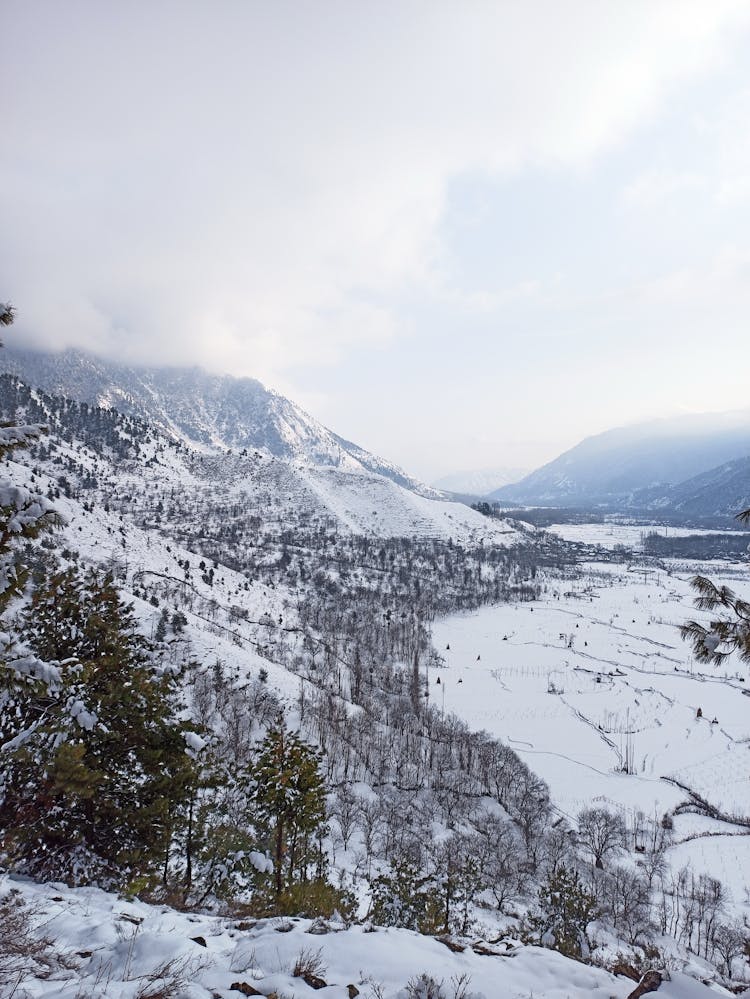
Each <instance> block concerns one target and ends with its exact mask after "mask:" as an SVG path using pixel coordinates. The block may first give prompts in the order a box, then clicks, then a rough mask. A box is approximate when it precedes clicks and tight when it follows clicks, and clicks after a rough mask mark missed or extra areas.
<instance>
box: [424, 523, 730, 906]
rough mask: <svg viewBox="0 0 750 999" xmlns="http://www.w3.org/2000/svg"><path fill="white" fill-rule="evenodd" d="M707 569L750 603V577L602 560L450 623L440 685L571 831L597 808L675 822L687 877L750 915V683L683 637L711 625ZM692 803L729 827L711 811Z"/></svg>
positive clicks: (675, 855)
mask: <svg viewBox="0 0 750 999" xmlns="http://www.w3.org/2000/svg"><path fill="white" fill-rule="evenodd" d="M596 528H597V525H594V531H596ZM583 530H584V529H583V528H579V527H577V528H576V531H577V532H578V538H579V539H580V533H581V531H583ZM696 572H703V573H706V574H710V575H711V576H712V578H717V579H719V580H720V581H721V582H725V583H727V584H728V585H730V586H731V587H732V588H733V589H735V590H736V591H737V592H739V593H743V592H744V593H750V566H747V565H745V566H742V565H737V564H721V563H712V565H711V566H710V567H709V566H705V565H703V566H702V565H700V564H697V563H676V562H673V563H668V564H667V566H666V568H663V569H661V570H656V571H653V570H650V571H649V570H648V569H647V570H646V571H645V572H644V571H643V570H642V569H641V570H639V569H638V568H637V567H634V568H633V571H628V570H627V567H626V566H623V565H613V564H592V565H589V566H587V567H586V571H585V574H584V576H583V577H582V579H580V580H577V581H575V582H572V583H571V582H565V581H557V580H554V579H550V580H549V582H548V586H547V589H546V592H545V594H544V595H543V597H542V599H541V600H539V601H535V602H533V603H532V604H520V605H519V604H504V605H498V606H496V607H484V608H481V609H479V610H477V611H474V612H471V613H464V614H459V615H454V616H452V617H449V618H446V619H444V620H441V621H438V622H436V623H435V625H434V627H433V637H434V641H435V645H436V647H437V649H438V650H439V651H440V654H441V656H442V657H443V658H444V660H445V664H446V670H441V671H440V678H441V684H440V688H436V687H433V689H434V690H435V689H439V690H440V691H441V693H440V696H441V697H442V698H443V699H444V703H445V708H446V710H450V711H452V712H455V713H456V714H457V715H458V716H459V717H461V718H463V719H464V720H465V721H466V722H467V723H468V724H469V725H470V726H471V727H472V728H474V729H486V730H487V731H488V732H490V733H491V734H492V735H494V736H496V737H499V738H501V739H502V740H503V741H507V742H508V744H509V745H510V746H512V747H513V748H514V749H515V750H516V752H517V753H518V754H519V755H520V756H521V758H522V759H523V760H524V761H525V762H526V763H527V764H528V765H529V766H530V767H531V768H532V769H533V770H534V771H535V772H536V773H538V774H539V775H540V776H541V777H543V778H544V780H545V781H547V783H548V784H549V787H550V792H551V795H552V800H553V802H554V804H555V805H556V807H557V808H558V809H559V811H560V813H561V814H563V815H565V816H566V817H568V818H569V819H571V820H574V819H575V816H576V815H577V813H578V812H579V811H580V809H582V808H584V807H587V806H589V805H591V804H592V803H594V804H599V805H603V806H605V807H607V808H610V809H613V810H615V811H617V812H620V814H621V815H622V816H623V818H624V820H625V822H626V824H627V825H628V827H629V828H633V827H634V823H635V822H636V819H637V813H638V812H639V811H640V812H643V813H644V814H645V816H646V817H647V818H649V817H650V818H655V819H656V820H657V821H659V820H661V817H662V816H663V815H664V814H665V813H671V814H672V816H673V821H674V830H675V844H676V845H675V846H674V847H673V849H672V851H671V853H670V862H671V864H672V866H673V868H674V869H677V868H679V867H680V866H682V865H683V864H684V863H686V862H690V863H691V864H692V866H693V868H694V870H695V871H696V872H697V873H707V874H710V875H711V876H713V877H717V878H719V879H720V880H721V881H722V882H723V883H724V884H725V885H726V886H727V888H728V890H729V894H730V900H731V901H730V904H731V905H732V907H734V908H735V910H736V912H737V914H738V915H739V916H742V915H750V908H748V901H747V900H748V895H747V889H748V888H749V887H750V698H748V697H746V696H743V694H744V692H746V691H749V690H750V674H748V671H747V666H746V665H744V664H741V663H739V661H737V662H731V661H730V662H729V663H727V664H726V665H725V666H722V667H720V668H717V667H711V666H701V665H699V664H697V663H695V662H694V661H693V659H692V656H691V654H690V648H689V646H688V645H686V644H685V643H684V642H683V641H682V640H681V639H680V636H679V633H678V626H679V625H680V624H682V623H683V622H684V621H686V620H687V619H689V618H694V617H698V618H699V619H700V617H701V614H700V612H697V611H696V609H695V607H694V606H693V603H692V597H693V594H692V592H691V589H690V586H689V580H690V578H691V576H692V575H693V574H694V573H696ZM436 680H437V677H436V676H433V677H432V683H433V684H435V683H436ZM699 708H700V709H701V715H700V716H698V709H699ZM626 770H627V772H626ZM690 791H693V792H695V793H697V794H698V795H700V796H701V797H703V798H704V799H705V800H706V801H707V802H708V803H709V804H710V805H711V806H712V807H713V808H715V809H717V810H718V812H719V813H720V814H721V815H724V816H726V820H725V821H720V820H718V819H716V818H712V817H709V816H706V815H703V814H699V813H700V809H698V810H696V809H695V808H694V807H693V802H692V800H691V797H690V794H689V792H690ZM685 806H688V807H687V808H686V807H685ZM732 820H736V821H732Z"/></svg>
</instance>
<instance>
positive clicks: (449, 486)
mask: <svg viewBox="0 0 750 999" xmlns="http://www.w3.org/2000/svg"><path fill="white" fill-rule="evenodd" d="M527 472H528V469H527V468H479V469H475V470H474V471H469V472H453V473H452V474H450V475H444V476H443V477H442V478H440V479H436V480H435V481H434V482H433V483H432V485H433V486H434V487H435V489H440V490H441V491H444V492H450V493H467V494H468V495H470V496H486V495H487V493H489V492H491V491H492V490H493V489H499V488H500V487H501V486H506V485H509V484H510V483H511V482H518V480H519V479H521V478H523V476H524V475H526V473H527Z"/></svg>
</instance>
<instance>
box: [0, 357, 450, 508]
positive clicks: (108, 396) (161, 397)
mask: <svg viewBox="0 0 750 999" xmlns="http://www.w3.org/2000/svg"><path fill="white" fill-rule="evenodd" d="M0 372H7V373H9V374H13V375H16V376H17V377H19V378H21V379H22V380H23V381H24V382H27V383H28V384H30V385H33V386H34V387H36V388H40V389H42V390H43V391H45V392H48V393H49V394H50V395H55V396H65V397H67V398H72V399H75V400H77V401H79V402H86V403H88V404H90V405H96V406H101V407H102V408H107V409H108V408H112V409H117V410H118V411H119V412H122V413H123V414H124V415H127V416H137V417H139V418H141V419H145V420H146V421H147V422H149V423H152V424H154V425H155V426H157V427H159V428H160V429H161V430H163V431H165V432H166V433H168V434H170V435H172V436H173V437H175V438H176V439H182V440H184V441H186V442H187V443H190V444H191V446H193V447H195V448H198V449H205V450H208V451H213V450H217V449H224V450H227V449H229V450H232V449H240V450H243V449H255V450H264V451H266V452H267V453H268V454H270V455H272V456H274V457H277V458H284V459H286V460H290V461H298V462H303V463H309V464H311V465H317V466H323V467H332V468H338V469H340V470H342V471H353V472H356V471H364V472H367V473H375V474H377V475H382V476H385V477H386V478H389V479H391V480H392V481H393V482H396V483H397V484H398V485H400V486H402V487H404V488H405V489H408V490H410V491H412V492H415V493H417V494H418V495H421V496H425V497H428V498H435V499H437V498H440V497H441V494H440V493H439V492H438V491H437V490H435V489H432V488H431V487H430V486H427V485H425V484H424V483H422V482H420V481H419V480H418V479H416V478H414V477H413V476H411V475H409V474H408V473H407V472H405V471H404V470H403V469H402V468H399V467H398V466H397V465H395V464H393V463H392V462H389V461H387V460H386V459H384V458H381V457H379V456H377V455H374V454H371V453H370V452H369V451H367V450H366V449H365V448H362V447H360V446H359V445H357V444H355V443H353V442H351V441H349V440H347V439H346V438H344V437H342V436H340V435H339V434H336V433H334V432H333V431H332V430H329V429H328V428H327V427H325V426H324V425H323V424H321V423H320V422H319V421H318V420H316V419H315V418H314V417H312V416H310V414H308V413H307V412H305V410H303V409H302V408H301V407H300V406H298V405H297V404H296V403H294V402H293V401H291V400H290V399H287V398H286V397H285V396H283V395H281V394H280V393H278V392H275V391H273V390H272V389H268V388H266V387H265V386H264V385H263V384H262V383H261V382H259V381H258V380H257V379H254V378H235V377H233V376H231V375H212V374H209V373H208V372H206V371H204V370H203V369H201V368H198V367H150V366H145V365H126V364H121V363H119V362H115V361H108V360H106V359H104V358H101V357H99V356H97V355H96V354H92V353H89V352H86V351H82V350H79V349H76V348H68V349H67V350H64V351H60V352H59V353H52V352H47V351H36V350H29V349H25V348H18V347H8V348H6V349H5V350H3V351H2V353H0Z"/></svg>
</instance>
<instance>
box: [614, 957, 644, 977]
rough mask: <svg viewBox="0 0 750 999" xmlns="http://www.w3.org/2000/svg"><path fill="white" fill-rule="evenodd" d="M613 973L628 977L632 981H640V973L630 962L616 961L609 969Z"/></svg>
mask: <svg viewBox="0 0 750 999" xmlns="http://www.w3.org/2000/svg"><path fill="white" fill-rule="evenodd" d="M609 970H610V971H611V972H612V974H613V975H622V976H623V977H624V978H629V979H630V980H631V981H632V982H640V980H641V973H640V971H636V969H635V968H634V967H633V965H632V964H628V962H627V961H618V962H617V964H614V965H613V966H612V967H611V968H610V969H609Z"/></svg>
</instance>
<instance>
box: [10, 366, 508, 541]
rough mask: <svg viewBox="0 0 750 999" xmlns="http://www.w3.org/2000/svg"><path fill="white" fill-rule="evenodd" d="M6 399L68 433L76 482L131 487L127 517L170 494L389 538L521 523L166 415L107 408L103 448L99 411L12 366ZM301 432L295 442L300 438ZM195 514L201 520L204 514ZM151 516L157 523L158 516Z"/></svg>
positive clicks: (487, 535)
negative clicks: (189, 436)
mask: <svg viewBox="0 0 750 999" xmlns="http://www.w3.org/2000/svg"><path fill="white" fill-rule="evenodd" d="M1 357H2V354H0V358H1ZM263 391H264V392H265V390H263ZM282 402H283V403H284V404H286V401H285V400H282ZM290 405H291V404H290ZM0 406H1V407H2V410H3V412H4V413H5V415H6V416H7V417H8V418H9V419H13V418H15V417H16V416H19V415H21V414H24V418H28V419H31V420H34V421H37V422H41V423H49V424H50V426H51V427H52V429H53V430H54V429H56V430H57V432H58V433H59V434H61V435H62V436H63V438H67V440H66V441H60V443H59V446H60V447H61V448H62V451H63V452H64V454H65V456H66V457H65V458H64V459H63V457H62V454H61V455H60V456H59V458H60V460H59V461H58V462H57V464H60V462H63V461H64V464H65V466H66V470H67V472H68V473H69V478H70V482H71V483H74V484H77V485H80V484H82V483H83V482H84V481H85V482H87V483H92V482H94V481H96V482H98V484H99V485H98V487H97V488H100V489H103V490H104V492H105V499H107V500H108V501H109V500H111V501H112V502H113V503H120V502H121V499H122V497H123V496H128V502H127V503H125V504H124V507H125V512H126V513H127V514H128V516H130V517H132V516H133V515H135V514H137V513H138V512H139V506H141V507H143V509H142V510H141V512H143V513H144V514H147V513H148V511H149V510H153V509H154V508H155V507H156V506H157V505H158V504H159V502H161V503H162V506H163V505H164V502H165V501H167V499H168V498H170V497H171V498H174V499H175V502H176V503H178V504H179V505H181V506H182V507H187V506H193V507H194V508H195V509H198V508H200V507H205V508H207V509H209V510H214V511H215V512H216V513H217V514H218V513H220V512H221V514H222V517H223V520H224V521H226V519H232V520H239V521H240V522H242V523H245V524H246V523H247V521H248V520H249V519H252V518H255V519H258V518H259V519H260V521H262V522H263V523H264V524H267V525H270V524H274V525H276V526H277V527H278V528H279V530H281V529H282V527H286V528H287V529H289V528H291V527H292V525H293V524H295V523H302V522H305V523H306V524H308V525H311V524H316V523H320V524H326V525H327V526H329V527H332V528H333V527H335V529H336V530H338V531H342V532H344V533H355V534H364V535H370V536H373V537H383V538H388V537H424V538H429V537H435V538H441V539H445V540H447V539H448V538H449V537H453V538H454V539H455V540H458V541H463V542H467V543H478V542H479V541H480V540H482V539H484V540H487V541H490V542H492V543H493V544H507V543H510V542H512V541H515V540H518V534H517V532H515V531H513V530H511V528H510V527H509V526H508V525H507V524H506V523H504V522H502V521H497V520H490V519H488V518H486V517H483V516H481V515H480V514H479V513H477V512H476V511H475V510H472V509H470V508H469V507H467V506H464V505H463V504H460V503H451V502H448V501H446V500H443V499H441V498H439V494H437V493H433V494H429V495H425V493H424V492H423V491H419V490H415V489H409V488H406V487H405V486H404V485H401V484H399V483H398V482H397V481H396V480H395V478H396V477H394V476H391V475H385V474H381V473H380V471H378V470H377V468H380V467H381V466H380V465H378V464H377V462H376V461H375V460H374V459H373V461H372V462H371V463H372V464H373V465H377V468H376V469H375V470H372V471H371V470H370V469H369V468H368V467H365V465H364V464H363V463H361V462H359V460H358V459H355V458H353V457H351V456H350V455H349V454H348V452H347V453H345V454H344V457H343V458H342V460H341V461H340V462H338V463H337V464H332V463H330V462H326V461H323V463H317V462H315V461H313V460H311V459H310V454H307V455H302V456H299V455H298V457H296V458H294V459H291V458H289V457H288V456H283V455H282V456H278V455H276V454H271V453H269V450H268V448H265V447H264V448H255V447H253V448H247V447H243V448H242V449H241V450H239V451H238V450H236V449H234V450H231V451H230V452H227V451H225V450H223V449H222V450H217V449H215V448H208V449H207V448H206V447H203V446H202V445H199V444H195V443H194V442H193V441H186V440H185V439H184V438H182V437H179V436H176V435H175V434H173V433H171V432H170V430H169V428H168V427H167V429H165V420H166V423H167V424H169V425H170V426H173V425H174V422H175V421H174V420H173V419H172V418H171V417H169V418H168V419H166V418H165V420H161V421H160V422H158V423H152V422H149V421H146V420H143V419H142V418H141V417H140V416H132V417H124V418H121V417H120V416H119V415H118V412H117V411H115V410H108V412H109V413H110V414H111V416H110V423H111V427H110V429H109V432H110V433H111V434H114V435H115V436H116V437H117V440H118V441H120V442H123V441H125V442H127V446H124V447H121V448H119V450H118V453H117V455H116V456H115V455H110V456H107V454H106V452H103V451H102V448H101V440H99V439H98V438H97V435H98V434H100V431H99V430H98V429H97V428H98V426H99V424H100V423H101V418H100V417H94V416H92V415H90V413H95V412H96V411H95V410H89V409H88V407H86V408H85V409H83V410H80V409H76V412H75V414H73V413H72V412H70V411H69V410H70V406H69V403H68V402H66V401H65V400H64V398H63V397H60V396H47V395H46V394H45V393H44V392H38V391H37V392H33V391H31V390H30V389H29V388H28V387H27V386H25V385H23V384H22V383H18V382H17V381H16V380H15V379H14V378H13V377H11V376H8V375H5V376H0ZM97 420H99V423H97ZM129 421H130V422H129ZM132 421H135V422H132ZM84 424H85V429H84ZM76 433H78V435H79V436H78V437H77V438H76ZM325 433H327V431H326V432H325ZM80 435H83V437H82V436H80ZM54 438H55V435H54V434H53V435H52V437H51V441H52V444H53V446H58V445H56V444H55V440H54ZM84 438H85V439H84ZM296 440H297V444H299V440H300V438H296ZM295 446H297V445H295ZM299 449H302V448H301V445H300V446H299V448H298V450H299ZM302 450H303V449H302ZM354 450H355V452H356V453H357V454H365V452H360V451H359V449H356V448H355V449H354ZM342 453H343V452H342ZM324 457H325V456H324ZM60 471H61V470H58V472H57V474H58V475H59V473H60ZM144 484H145V485H144ZM238 504H240V505H238ZM210 515H211V514H209V516H210ZM198 516H199V519H202V516H203V515H198ZM149 522H150V523H152V524H154V523H155V522H154V520H153V517H152V518H151V520H150V521H149ZM169 523H170V519H169V518H168V517H167V518H164V525H165V529H167V530H169V529H170V527H169ZM188 526H189V525H188V524H187V523H186V522H185V520H184V518H183V517H178V518H174V519H173V520H172V527H173V528H179V529H180V530H184V529H186V528H187V527H188ZM199 526H200V525H199ZM199 533H200V532H199Z"/></svg>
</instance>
